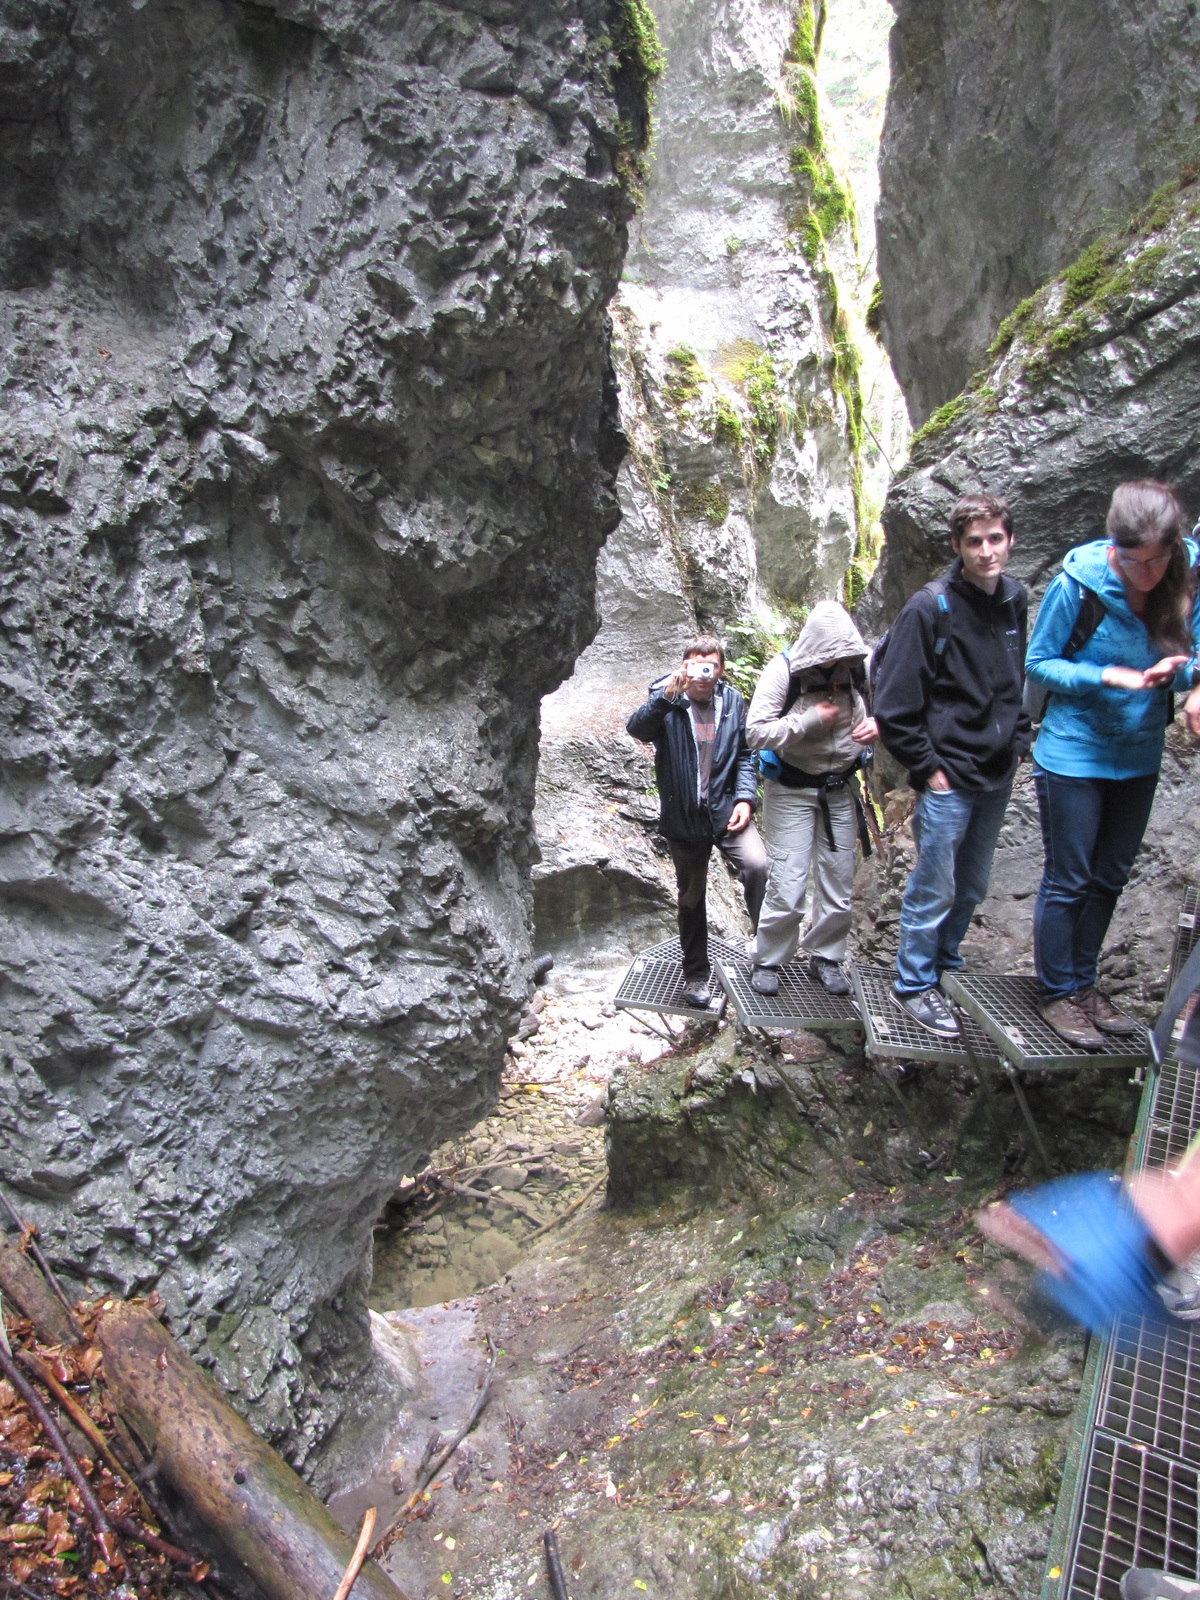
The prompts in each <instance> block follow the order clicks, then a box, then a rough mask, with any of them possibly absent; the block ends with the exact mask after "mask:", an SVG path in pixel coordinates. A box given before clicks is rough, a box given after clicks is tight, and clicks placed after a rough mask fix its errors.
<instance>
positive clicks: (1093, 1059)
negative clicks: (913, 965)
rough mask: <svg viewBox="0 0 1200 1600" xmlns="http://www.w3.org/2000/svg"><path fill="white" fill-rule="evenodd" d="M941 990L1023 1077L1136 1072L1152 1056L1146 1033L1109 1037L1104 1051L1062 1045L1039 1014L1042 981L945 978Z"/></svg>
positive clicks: (982, 976) (968, 975)
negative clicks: (1089, 1070) (1091, 1070)
mask: <svg viewBox="0 0 1200 1600" xmlns="http://www.w3.org/2000/svg"><path fill="white" fill-rule="evenodd" d="M942 988H943V990H944V991H945V993H946V995H947V996H948V998H949V999H951V1000H953V1001H954V1002H955V1004H956V1005H959V1006H961V1007H962V1009H963V1010H964V1011H966V1012H967V1014H968V1015H969V1016H971V1017H973V1018H974V1019H975V1021H976V1022H978V1023H979V1025H980V1027H981V1028H982V1029H983V1030H984V1032H985V1033H987V1034H989V1035H990V1036H991V1038H992V1040H993V1042H994V1044H995V1046H996V1048H997V1049H998V1050H999V1051H1000V1053H1001V1054H1002V1055H1003V1056H1005V1057H1006V1058H1007V1059H1008V1061H1010V1062H1011V1063H1012V1065H1013V1066H1014V1067H1016V1068H1018V1069H1019V1070H1020V1071H1023V1072H1039V1071H1040V1072H1063V1071H1067V1070H1069V1069H1071V1068H1075V1067H1085V1066H1093V1067H1112V1068H1114V1069H1120V1068H1123V1069H1126V1070H1130V1071H1132V1070H1136V1069H1138V1068H1141V1067H1144V1066H1145V1064H1146V1060H1147V1058H1148V1056H1149V1053H1150V1039H1149V1035H1148V1034H1147V1032H1146V1030H1145V1028H1144V1027H1143V1026H1142V1025H1141V1023H1140V1022H1139V1023H1138V1030H1137V1032H1136V1033H1135V1034H1132V1035H1130V1037H1129V1038H1127V1039H1118V1038H1112V1037H1109V1038H1107V1039H1106V1040H1105V1048H1104V1049H1103V1050H1082V1049H1080V1048H1079V1046H1078V1045H1073V1044H1068V1043H1067V1041H1066V1040H1065V1039H1060V1038H1059V1036H1058V1035H1057V1034H1056V1033H1055V1031H1054V1029H1053V1028H1051V1027H1050V1026H1049V1024H1048V1023H1046V1022H1043V1020H1042V1017H1041V1014H1040V1013H1039V1011H1038V1001H1039V989H1038V981H1037V979H1036V978H1034V977H1032V976H1029V977H1027V976H1024V975H1020V976H1011V975H1006V976H996V975H994V974H992V973H982V972H971V973H966V972H953V973H951V972H947V973H943V975H942Z"/></svg>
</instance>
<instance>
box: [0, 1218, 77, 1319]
mask: <svg viewBox="0 0 1200 1600" xmlns="http://www.w3.org/2000/svg"><path fill="white" fill-rule="evenodd" d="M0 1294H3V1296H4V1298H5V1300H6V1301H8V1302H9V1304H11V1305H13V1306H15V1307H16V1309H17V1310H18V1311H19V1312H20V1313H21V1315H22V1316H23V1317H28V1318H29V1320H30V1322H32V1323H33V1326H34V1328H35V1329H36V1330H37V1336H38V1338H39V1339H40V1340H41V1342H42V1343H43V1344H75V1343H76V1342H77V1340H79V1339H80V1338H81V1337H82V1335H81V1334H80V1332H79V1329H78V1327H77V1326H76V1324H75V1321H74V1319H73V1318H71V1317H68V1315H67V1313H66V1312H65V1311H64V1310H63V1308H62V1306H61V1305H60V1304H59V1302H58V1298H57V1296H56V1295H54V1294H52V1293H51V1292H50V1289H49V1286H48V1285H47V1282H46V1279H45V1278H43V1277H42V1274H41V1273H40V1272H39V1271H38V1269H37V1268H36V1267H35V1266H34V1264H33V1262H32V1261H30V1259H29V1257H28V1256H27V1255H25V1254H24V1253H23V1252H22V1251H20V1250H18V1249H17V1247H16V1245H15V1244H14V1243H13V1241H12V1240H11V1239H10V1238H9V1237H8V1235H7V1234H6V1233H0Z"/></svg>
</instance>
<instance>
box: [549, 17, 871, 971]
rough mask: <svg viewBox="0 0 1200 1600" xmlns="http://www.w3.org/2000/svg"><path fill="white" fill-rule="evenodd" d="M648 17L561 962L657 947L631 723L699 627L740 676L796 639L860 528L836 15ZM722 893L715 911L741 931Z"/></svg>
mask: <svg viewBox="0 0 1200 1600" xmlns="http://www.w3.org/2000/svg"><path fill="white" fill-rule="evenodd" d="M653 10H654V15H655V18H656V21H657V25H658V30H659V35H660V38H661V42H662V47H663V53H664V70H663V75H662V78H661V81H660V82H659V84H658V85H657V91H656V96H655V113H654V115H655V135H654V144H653V152H652V157H651V160H650V162H649V168H648V174H647V179H646V187H645V203H644V206H643V208H642V210H641V211H640V213H639V215H638V217H637V220H636V222H635V223H634V225H633V227H632V228H631V246H630V253H629V258H628V260H627V263H626V267H625V271H624V275H623V281H622V284H621V287H620V290H619V292H618V295H617V298H616V300H615V302H614V306H613V322H614V346H613V348H614V359H615V363H616V370H617V376H618V385H619V392H620V405H621V419H622V426H623V429H624V431H625V433H626V435H627V436H628V438H629V440H630V445H631V449H630V455H629V457H628V459H627V461H626V462H625V463H624V465H623V466H622V468H621V471H620V474H619V478H618V490H619V495H620V501H621V511H622V517H621V522H620V525H619V526H618V528H617V529H616V530H615V531H614V532H613V534H612V535H611V536H610V538H609V539H608V541H607V543H606V545H605V548H604V550H603V551H602V553H601V556H600V560H599V565H598V569H597V600H598V606H599V610H600V614H601V619H602V620H601V628H600V631H599V633H598V635H597V637H596V639H595V640H594V642H593V643H592V644H591V645H590V647H589V648H588V649H587V650H586V651H585V652H584V654H583V655H582V656H581V658H580V660H579V662H578V664H577V666H576V668H575V671H574V673H573V674H572V677H571V678H570V680H569V681H568V682H567V683H566V684H564V685H563V687H562V688H561V689H560V690H558V691H557V692H556V693H555V694H554V695H552V696H550V697H548V699H547V700H546V702H545V703H544V705H543V708H542V756H541V767H540V770H539V779H538V806H537V819H536V820H537V833H538V842H539V848H540V852H541V856H542V859H541V861H540V863H539V864H538V865H537V866H536V867H535V869H534V877H535V897H536V904H537V918H538V928H539V939H541V940H542V941H543V942H548V943H551V944H555V943H557V942H558V941H559V940H560V939H561V938H564V937H569V936H571V935H572V934H573V933H581V932H585V936H586V938H587V939H588V940H590V941H591V942H592V943H595V942H596V941H599V942H600V943H601V944H602V943H604V941H605V940H608V941H609V942H612V941H613V940H616V942H617V945H618V947H620V948H622V949H623V948H625V941H626V940H627V939H628V938H629V937H632V938H634V939H635V940H636V939H640V940H641V941H642V942H643V943H644V942H646V941H647V937H648V934H649V932H650V931H652V930H653V931H655V936H656V937H657V936H661V932H662V931H666V929H668V928H669V925H670V922H671V920H672V919H671V908H672V905H673V899H674V883H673V874H672V870H671V867H670V863H669V861H667V860H665V859H664V858H662V857H660V856H658V855H657V854H656V853H655V852H654V850H653V848H652V847H651V844H650V842H649V840H648V838H647V833H648V832H652V831H653V828H654V822H655V819H656V817H657V801H656V798H655V796H654V794H653V789H652V785H653V773H652V771H651V769H650V766H649V763H648V758H647V754H646V751H645V748H644V747H642V746H638V745H636V744H635V743H634V741H632V740H630V739H629V738H628V737H627V735H626V734H625V732H624V722H625V718H626V717H627V716H628V714H629V712H630V711H631V710H632V709H633V708H634V706H636V705H637V704H639V703H640V701H641V700H642V699H643V698H644V696H645V692H646V685H647V683H648V682H649V681H650V680H651V679H652V678H654V677H656V676H658V675H659V674H660V673H661V672H662V671H664V670H665V667H666V666H667V665H668V664H670V663H671V662H672V661H673V660H676V659H677V658H678V653H679V650H680V649H681V647H682V645H683V643H684V641H685V639H686V638H687V637H688V635H689V634H690V633H693V632H695V631H696V629H697V628H698V627H704V628H713V629H716V630H717V631H718V632H719V633H722V634H723V635H724V636H725V638H726V643H727V647H728V651H729V655H730V657H731V658H733V657H737V656H739V655H741V654H742V653H743V652H746V653H751V652H752V651H753V650H754V649H755V648H758V649H760V650H761V649H763V648H767V649H771V648H774V646H773V645H772V644H770V643H768V644H766V645H764V644H763V643H762V636H763V635H764V634H766V635H769V634H770V633H771V632H772V631H773V630H777V629H779V628H780V627H782V628H783V629H784V630H785V631H786V629H787V627H788V626H790V623H787V622H784V621H783V620H782V617H781V615H780V614H781V613H783V614H791V615H792V616H794V614H795V612H796V610H797V609H798V608H800V607H803V606H806V605H810V604H811V603H812V602H813V601H815V600H818V599H822V598H827V597H831V596H834V595H838V594H840V593H841V592H842V588H843V583H844V580H845V577H846V571H847V567H848V566H849V565H850V563H851V561H852V559H853V557H854V555H855V552H856V550H858V548H859V545H860V539H861V537H862V533H863V529H862V527H861V526H860V522H861V517H860V509H861V508H860V485H861V461H860V449H861V444H862V397H861V393H860V390H859V385H858V361H859V357H858V351H857V348H856V344H855V339H854V335H853V333H852V330H851V322H850V319H849V317H848V314H847V309H846V304H847V296H846V295H845V294H844V293H843V292H842V291H841V290H840V288H839V282H838V277H837V272H848V270H849V266H850V263H851V262H852V261H853V259H854V249H855V246H854V237H853V201H852V199H851V196H850V193H849V190H848V188H847V186H846V183H845V180H844V178H843V177H842V176H841V174H840V170H839V165H838V162H837V157H836V152H834V151H833V150H832V148H831V144H830V139H829V134H828V132H827V130H826V128H825V125H824V121H823V114H822V108H821V100H820V93H819V88H818V64H819V53H820V44H821V33H822V29H827V28H828V27H829V26H831V24H830V23H829V22H828V21H827V19H826V16H825V11H826V8H825V7H824V6H823V5H818V6H817V7H815V8H814V6H813V5H812V4H811V0H804V3H800V4H796V5H777V4H771V3H766V0H736V3H735V4H732V5H725V4H721V5H718V4H716V3H714V0H702V3H699V4H684V3H681V0H654V4H653ZM835 269H836V271H835ZM584 817H588V818H590V819H591V821H590V823H589V824H588V825H587V826H583V825H581V819H582V818H584ZM723 878H724V874H723V873H721V872H719V871H718V872H717V873H715V874H714V891H715V893H714V915H715V917H716V919H717V923H718V925H721V926H723V927H725V929H726V930H727V931H729V932H733V931H735V930H736V929H737V927H738V925H739V922H738V918H739V912H738V910H737V904H736V897H735V898H733V899H730V898H728V897H726V896H725V895H724V894H723V893H722V892H721V891H722V889H723V888H724V887H725V885H724V883H723ZM718 886H719V887H718ZM586 930H590V932H586Z"/></svg>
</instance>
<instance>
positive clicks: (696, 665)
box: [684, 660, 717, 683]
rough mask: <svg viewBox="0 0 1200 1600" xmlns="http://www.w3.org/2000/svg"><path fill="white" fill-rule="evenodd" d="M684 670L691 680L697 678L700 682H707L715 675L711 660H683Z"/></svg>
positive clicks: (715, 670) (715, 671)
mask: <svg viewBox="0 0 1200 1600" xmlns="http://www.w3.org/2000/svg"><path fill="white" fill-rule="evenodd" d="M684 671H685V672H686V673H687V675H688V677H689V678H691V679H692V681H693V682H694V681H695V680H696V679H697V678H699V679H700V681H701V682H702V683H707V682H709V681H710V680H711V679H713V678H715V677H716V675H717V669H716V667H714V666H713V664H712V662H711V661H694V660H693V661H685V662H684Z"/></svg>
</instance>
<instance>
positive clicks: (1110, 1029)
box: [1071, 989, 1137, 1039]
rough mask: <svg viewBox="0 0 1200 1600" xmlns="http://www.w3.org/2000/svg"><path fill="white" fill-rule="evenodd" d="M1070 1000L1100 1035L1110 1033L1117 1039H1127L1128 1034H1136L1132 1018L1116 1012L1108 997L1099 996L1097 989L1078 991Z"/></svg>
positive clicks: (1121, 1012)
mask: <svg viewBox="0 0 1200 1600" xmlns="http://www.w3.org/2000/svg"><path fill="white" fill-rule="evenodd" d="M1071 998H1072V1000H1074V1002H1075V1004H1076V1005H1077V1006H1078V1007H1079V1009H1080V1011H1082V1012H1083V1014H1084V1016H1085V1017H1087V1019H1088V1020H1089V1022H1094V1023H1095V1025H1096V1026H1097V1027H1098V1028H1099V1029H1100V1032H1101V1033H1112V1034H1116V1035H1117V1036H1118V1037H1119V1038H1122V1039H1127V1038H1128V1037H1129V1035H1130V1034H1132V1033H1136V1032H1137V1023H1136V1022H1135V1021H1134V1020H1133V1018H1132V1017H1127V1016H1126V1015H1125V1013H1124V1012H1123V1011H1118V1010H1117V1008H1116V1006H1115V1005H1113V1003H1112V1001H1111V1000H1110V999H1109V998H1108V996H1107V995H1106V994H1101V993H1100V991H1099V989H1080V991H1079V993H1078V994H1073V995H1072V996H1071Z"/></svg>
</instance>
